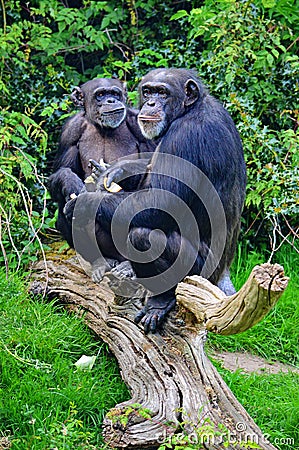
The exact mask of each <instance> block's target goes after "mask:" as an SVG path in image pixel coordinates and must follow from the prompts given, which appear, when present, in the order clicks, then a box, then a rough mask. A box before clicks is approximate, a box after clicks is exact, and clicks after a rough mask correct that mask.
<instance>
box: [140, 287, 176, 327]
mask: <svg viewBox="0 0 299 450" xmlns="http://www.w3.org/2000/svg"><path fill="white" fill-rule="evenodd" d="M175 303H176V300H175V298H173V297H171V298H165V297H163V296H160V297H159V296H156V297H150V298H149V299H148V300H147V303H146V305H145V307H144V308H143V309H142V310H141V311H140V312H139V313H138V314H137V316H136V317H135V319H134V322H135V323H139V322H141V324H142V325H143V327H144V333H145V334H148V333H149V332H152V333H155V332H156V331H157V330H158V329H159V328H160V327H161V325H162V323H163V322H164V321H165V319H166V317H167V315H168V313H169V311H171V310H172V309H173V308H174V307H175Z"/></svg>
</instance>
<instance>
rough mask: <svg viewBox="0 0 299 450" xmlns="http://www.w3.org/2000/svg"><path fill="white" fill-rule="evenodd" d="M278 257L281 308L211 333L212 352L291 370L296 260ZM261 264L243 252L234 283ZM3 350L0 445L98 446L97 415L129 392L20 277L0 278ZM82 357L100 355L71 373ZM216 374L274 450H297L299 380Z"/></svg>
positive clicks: (103, 357)
mask: <svg viewBox="0 0 299 450" xmlns="http://www.w3.org/2000/svg"><path fill="white" fill-rule="evenodd" d="M276 258H277V260H278V261H279V262H280V263H281V264H283V265H284V267H285V272H286V274H287V275H288V276H290V277H291V280H290V283H289V286H288V289H287V291H286V292H285V293H284V295H283V297H282V298H281V300H280V301H279V303H278V305H277V306H276V307H275V308H274V310H273V311H272V312H271V313H270V314H269V315H268V316H267V317H266V318H265V319H264V320H263V321H262V322H261V323H260V324H258V325H256V326H255V327H253V328H252V329H251V330H248V331H247V332H245V333H242V334H240V335H236V336H229V337H219V336H212V335H211V336H210V339H209V348H211V347H214V348H215V347H216V348H218V349H225V350H231V351H233V350H239V351H242V350H247V351H251V352H253V353H256V354H259V355H262V356H264V357H266V358H267V359H269V360H271V359H278V360H280V361H283V362H287V363H289V364H296V363H297V364H298V353H299V350H298V330H299V302H298V292H299V275H298V270H296V261H297V260H298V255H297V254H296V253H295V252H291V251H290V248H285V249H284V250H283V251H281V252H280V254H279V255H277V257H276ZM265 259H266V258H265V257H263V256H261V255H258V254H256V253H253V252H252V253H248V252H247V253H246V257H245V253H244V252H243V253H242V252H241V250H240V253H239V255H238V257H237V258H236V262H235V265H234V269H233V277H234V278H235V279H236V280H237V282H236V284H237V286H238V287H239V286H240V285H241V284H242V283H243V282H244V281H245V279H246V278H247V276H248V274H249V272H250V271H251V269H252V267H253V266H254V265H255V264H257V263H260V262H264V261H265ZM0 350H1V351H0V370H1V373H0V443H1V436H10V438H11V440H12V442H13V445H12V449H13V450H27V449H28V450H35V449H38V450H50V449H58V450H66V449H75V448H83V449H85V450H91V449H102V448H104V444H103V442H102V440H101V421H102V418H103V415H104V414H105V413H106V412H107V410H108V409H109V408H111V407H112V406H114V405H115V403H117V402H119V401H122V400H124V399H126V398H128V392H127V389H126V387H125V386H124V385H123V383H122V382H121V380H120V376H119V372H118V369H117V366H116V363H115V361H114V359H113V358H112V357H111V356H109V353H108V352H107V350H106V348H105V346H103V344H102V343H101V342H97V341H95V339H94V336H93V335H92V334H91V332H90V331H89V330H88V329H87V328H86V326H85V325H84V324H83V323H82V320H81V319H78V318H76V317H74V316H71V315H68V314H67V313H66V312H65V311H64V310H63V309H61V308H60V307H57V306H55V305H54V304H53V303H52V304H46V303H43V302H37V301H33V300H31V299H30V298H28V295H27V294H26V292H25V288H24V283H23V282H22V281H21V280H19V279H17V278H15V279H11V280H9V281H6V280H5V276H4V272H3V273H1V272H0ZM82 354H85V355H90V356H92V355H97V354H99V356H98V357H97V360H96V364H95V366H94V367H93V369H92V370H91V371H80V370H78V369H77V368H76V367H75V366H74V363H75V362H76V361H77V360H78V359H79V358H80V356H81V355H82ZM218 367H219V371H220V372H221V374H222V376H223V377H224V378H225V380H226V382H227V383H228V384H229V386H230V387H231V389H232V390H233V392H234V393H235V395H236V396H237V397H238V399H239V400H240V401H241V403H242V404H243V405H244V406H245V408H246V409H247V410H248V412H249V413H250V415H251V416H252V417H253V418H254V420H255V421H256V422H257V423H258V425H259V426H260V427H261V428H262V430H263V432H264V433H265V435H266V437H269V439H270V440H271V442H272V443H273V444H275V446H276V447H277V448H279V449H280V450H295V449H299V435H298V423H299V398H298V382H299V376H298V375H295V374H291V373H290V374H278V375H255V374H253V375H248V374H244V373H241V372H240V371H239V372H236V373H233V374H232V373H230V372H228V371H226V370H224V369H223V368H221V367H220V366H219V364H218ZM0 449H1V444H0Z"/></svg>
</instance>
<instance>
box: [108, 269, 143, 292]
mask: <svg viewBox="0 0 299 450" xmlns="http://www.w3.org/2000/svg"><path fill="white" fill-rule="evenodd" d="M106 276H107V278H108V279H109V287H110V288H111V289H112V291H113V292H114V293H115V294H116V295H118V296H121V297H131V298H134V297H135V298H144V297H145V295H146V290H145V288H144V286H142V285H141V284H140V283H138V281H137V280H136V274H135V272H134V269H133V267H132V265H131V263H130V261H123V262H121V263H119V264H117V265H116V266H115V267H114V268H113V269H112V270H111V271H109V272H107V273H106Z"/></svg>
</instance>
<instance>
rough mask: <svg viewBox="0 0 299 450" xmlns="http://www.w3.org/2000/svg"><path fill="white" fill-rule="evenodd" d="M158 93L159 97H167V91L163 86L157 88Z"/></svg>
mask: <svg viewBox="0 0 299 450" xmlns="http://www.w3.org/2000/svg"><path fill="white" fill-rule="evenodd" d="M159 95H160V97H163V98H166V97H167V91H166V89H165V88H160V89H159Z"/></svg>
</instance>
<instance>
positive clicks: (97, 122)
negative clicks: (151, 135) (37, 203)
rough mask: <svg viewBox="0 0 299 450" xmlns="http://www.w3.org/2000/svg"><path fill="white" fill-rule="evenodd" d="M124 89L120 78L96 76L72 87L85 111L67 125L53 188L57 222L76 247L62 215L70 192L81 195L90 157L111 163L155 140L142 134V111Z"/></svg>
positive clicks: (150, 146) (76, 101) (150, 145)
mask: <svg viewBox="0 0 299 450" xmlns="http://www.w3.org/2000/svg"><path fill="white" fill-rule="evenodd" d="M126 97H127V94H126V88H125V86H124V85H123V83H122V82H121V81H120V80H118V79H108V78H107V79H106V78H96V79H94V80H91V81H88V82H87V83H85V84H83V85H82V86H81V87H76V88H74V90H73V92H72V94H71V99H72V100H73V102H74V104H75V105H76V106H78V107H80V108H83V111H81V112H78V113H77V114H75V115H74V116H72V117H71V118H70V119H68V120H67V122H66V123H65V125H64V126H63V129H62V133H61V137H60V143H59V150H58V154H57V157H56V160H55V162H54V173H53V175H51V176H50V178H49V190H50V193H51V196H52V198H53V200H55V201H57V202H58V208H59V211H58V220H57V224H56V227H57V229H58V230H59V231H60V232H61V233H62V235H63V236H64V238H65V239H66V240H67V242H68V243H69V245H71V246H73V240H72V229H71V226H70V224H69V222H67V221H66V218H65V215H64V214H63V208H64V205H65V203H66V202H67V201H68V200H70V197H71V196H72V194H74V196H75V195H78V194H79V193H80V191H81V190H82V188H83V186H84V183H83V181H84V180H85V179H86V178H87V177H88V176H89V175H90V173H91V170H92V168H91V166H90V164H89V160H90V159H92V160H95V161H97V162H99V161H100V160H101V159H103V161H104V162H105V163H108V164H110V163H111V162H113V161H115V160H117V159H118V158H119V157H121V156H125V155H130V154H134V155H135V154H139V153H140V152H144V151H153V149H154V148H155V145H154V143H149V141H148V140H147V139H146V138H145V137H143V136H142V134H141V132H140V129H139V127H138V124H137V114H138V111H137V110H134V109H131V108H129V107H127V106H126Z"/></svg>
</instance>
